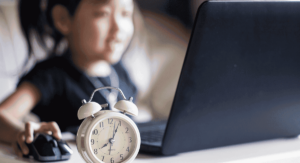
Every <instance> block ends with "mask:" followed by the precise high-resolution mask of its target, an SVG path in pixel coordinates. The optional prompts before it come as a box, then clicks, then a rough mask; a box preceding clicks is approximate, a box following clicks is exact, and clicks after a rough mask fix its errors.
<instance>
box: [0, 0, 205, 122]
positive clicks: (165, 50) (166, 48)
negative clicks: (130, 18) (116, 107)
mask: <svg viewBox="0 0 300 163" xmlns="http://www.w3.org/2000/svg"><path fill="white" fill-rule="evenodd" d="M203 1H204V0H136V3H137V5H138V6H139V9H140V11H141V15H142V17H143V21H144V22H143V24H144V30H145V31H146V32H143V33H142V34H144V35H147V43H148V49H149V51H148V53H147V59H148V60H149V67H148V69H147V68H145V69H147V70H149V73H150V75H148V76H150V77H146V76H145V77H144V76H141V75H140V76H139V77H138V78H145V79H144V81H143V83H144V84H140V85H139V84H138V87H140V90H141V91H140V92H141V93H139V95H138V101H137V103H138V107H139V108H140V109H141V110H143V109H144V110H145V112H148V113H150V115H151V116H152V117H155V118H156V119H164V118H166V117H167V116H168V115H169V111H170V108H171V105H172V100H173V96H174V93H175V89H176V86H177V82H178V78H179V74H180V70H181V66H182V63H183V60H184V56H185V52H186V49H187V44H188V41H189V37H190V33H191V29H192V25H193V20H194V16H195V14H196V11H197V8H198V6H199V5H200V4H201V3H202V2H203ZM139 34H141V33H139ZM31 41H32V42H33V44H34V45H33V53H34V55H33V57H31V58H28V55H27V45H26V42H25V39H24V36H23V33H22V31H21V29H20V23H19V18H18V0H0V102H2V101H3V100H5V98H6V97H7V96H9V95H10V94H11V93H12V92H13V91H14V90H15V88H16V84H17V82H18V80H19V78H20V77H21V76H22V75H24V74H26V73H27V72H28V71H29V70H30V69H31V68H32V66H34V65H35V63H36V62H39V61H41V60H43V59H45V57H46V52H45V51H44V50H43V49H42V48H41V47H39V45H38V44H37V42H36V40H35V39H34V38H33V39H32V40H31ZM26 61H28V62H26ZM25 63H26V64H25ZM140 74H143V73H140ZM144 74H146V73H144ZM146 80H147V81H146ZM149 108H152V109H149ZM140 118H141V119H147V118H148V119H149V115H147V114H144V117H143V114H142V115H141V117H140Z"/></svg>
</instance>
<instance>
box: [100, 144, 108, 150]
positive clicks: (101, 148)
mask: <svg viewBox="0 0 300 163" xmlns="http://www.w3.org/2000/svg"><path fill="white" fill-rule="evenodd" d="M107 144H108V143H106V144H104V145H103V146H102V147H101V148H100V149H102V148H104V147H106V146H107Z"/></svg>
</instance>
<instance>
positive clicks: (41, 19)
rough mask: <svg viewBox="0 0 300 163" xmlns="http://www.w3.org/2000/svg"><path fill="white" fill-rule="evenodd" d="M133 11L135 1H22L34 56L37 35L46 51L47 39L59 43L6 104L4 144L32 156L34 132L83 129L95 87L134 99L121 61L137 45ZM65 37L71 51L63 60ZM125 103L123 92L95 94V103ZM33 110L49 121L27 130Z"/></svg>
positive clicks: (2, 106) (58, 133)
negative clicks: (81, 112) (82, 114)
mask: <svg viewBox="0 0 300 163" xmlns="http://www.w3.org/2000/svg"><path fill="white" fill-rule="evenodd" d="M133 13H134V2H133V0H48V1H46V0H21V1H20V18H21V25H22V28H23V31H24V33H25V36H26V39H27V42H28V45H29V54H30V53H31V52H32V45H31V43H30V36H31V34H32V33H35V35H36V36H37V40H38V41H39V42H40V43H41V45H42V46H43V47H45V48H46V49H48V48H49V45H48V44H46V43H45V38H49V37H50V38H51V39H52V40H53V42H54V45H53V46H51V45H50V52H51V54H52V55H51V56H50V57H49V59H47V60H46V61H43V62H41V63H38V64H37V65H36V66H35V67H34V68H33V69H32V70H31V71H30V72H29V73H28V74H27V75H25V76H24V77H23V78H22V79H21V80H20V82H19V84H18V88H17V90H16V91H15V92H14V93H13V94H12V95H11V96H9V97H8V98H7V99H6V100H5V101H4V102H3V103H1V104H0V111H1V114H0V126H1V128H0V133H1V134H0V140H2V141H5V142H9V143H13V147H14V150H15V151H16V153H17V154H18V155H20V156H21V155H22V153H23V154H27V153H28V148H27V147H26V145H25V143H24V141H26V142H27V143H31V142H32V140H33V134H34V133H36V132H44V133H52V134H53V136H54V137H56V138H57V139H61V131H60V129H61V130H63V131H64V130H66V129H67V127H70V126H78V125H79V124H80V123H81V121H79V120H78V119H77V111H78V108H79V107H80V106H81V100H82V99H86V100H87V99H89V97H90V94H91V93H92V92H93V90H94V89H95V88H97V87H100V86H107V85H111V86H114V87H119V88H121V89H122V91H123V92H124V94H125V95H126V96H127V97H129V96H134V95H135V94H136V90H137V89H136V86H135V85H134V84H133V82H132V81H131V78H130V77H129V75H128V73H127V71H126V69H125V68H124V66H123V64H122V62H120V59H121V57H122V55H123V53H124V52H125V51H126V49H127V48H128V46H129V44H130V42H131V41H132V37H133V33H134V23H133ZM63 39H66V40H67V42H68V50H66V52H64V53H63V54H62V55H61V56H57V55H56V53H57V50H58V49H59V42H60V41H61V40H63ZM48 50H49V49H48ZM120 99H122V98H121V96H120V94H119V93H118V92H114V91H110V90H108V91H103V92H100V93H98V94H95V96H94V99H93V101H97V102H99V103H100V104H104V103H109V104H111V103H112V104H113V103H114V102H115V101H117V100H120ZM30 111H32V112H34V113H35V114H37V115H38V116H39V117H40V119H41V121H45V122H42V123H34V122H27V123H26V124H25V128H24V124H23V123H22V122H21V120H22V118H23V117H24V116H25V115H27V114H28V113H29V112H30ZM52 121H53V122H52ZM17 142H18V143H19V145H20V147H21V150H22V152H21V151H19V150H18V148H17V145H16V144H17Z"/></svg>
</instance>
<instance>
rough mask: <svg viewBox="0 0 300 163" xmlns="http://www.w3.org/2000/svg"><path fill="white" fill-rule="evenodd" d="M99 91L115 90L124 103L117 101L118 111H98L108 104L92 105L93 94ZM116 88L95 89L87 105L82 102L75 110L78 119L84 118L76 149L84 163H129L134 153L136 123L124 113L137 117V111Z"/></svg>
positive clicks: (138, 140)
mask: <svg viewBox="0 0 300 163" xmlns="http://www.w3.org/2000/svg"><path fill="white" fill-rule="evenodd" d="M102 89H115V90H118V91H119V92H120V93H121V94H122V96H123V98H124V100H120V101H118V102H117V103H116V104H115V106H114V108H116V109H118V110H119V111H120V112H118V111H112V110H101V109H102V108H105V107H107V106H108V104H103V105H99V104H98V103H96V102H92V101H91V100H92V98H93V96H94V93H95V92H96V91H99V90H102ZM132 99H133V98H132V97H131V98H129V100H127V99H126V97H125V95H124V94H123V92H122V91H121V89H119V88H115V87H101V88H98V89H96V90H95V91H94V92H93V93H92V95H91V97H90V100H89V101H88V102H86V101H85V100H82V106H81V107H80V108H79V110H78V119H79V120H81V119H84V118H85V119H84V121H83V122H82V123H81V125H80V127H79V129H78V132H77V136H76V144H77V149H78V152H79V153H80V155H81V156H82V158H83V159H84V160H85V161H86V162H88V163H99V162H100V163H103V162H105V163H119V162H126V163H129V162H132V161H133V160H134V159H135V157H136V156H137V154H138V151H139V149H140V144H141V138H140V132H139V130H138V128H137V126H136V124H135V123H134V122H133V121H132V120H131V119H130V118H129V117H128V116H126V114H128V115H131V116H137V115H138V108H137V107H136V105H135V104H134V103H133V102H132Z"/></svg>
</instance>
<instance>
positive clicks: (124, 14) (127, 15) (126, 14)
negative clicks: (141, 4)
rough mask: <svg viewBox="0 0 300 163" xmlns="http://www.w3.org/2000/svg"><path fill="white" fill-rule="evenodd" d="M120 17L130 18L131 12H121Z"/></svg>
mask: <svg viewBox="0 0 300 163" xmlns="http://www.w3.org/2000/svg"><path fill="white" fill-rule="evenodd" d="M122 16H124V17H131V16H132V12H131V11H122Z"/></svg>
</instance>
